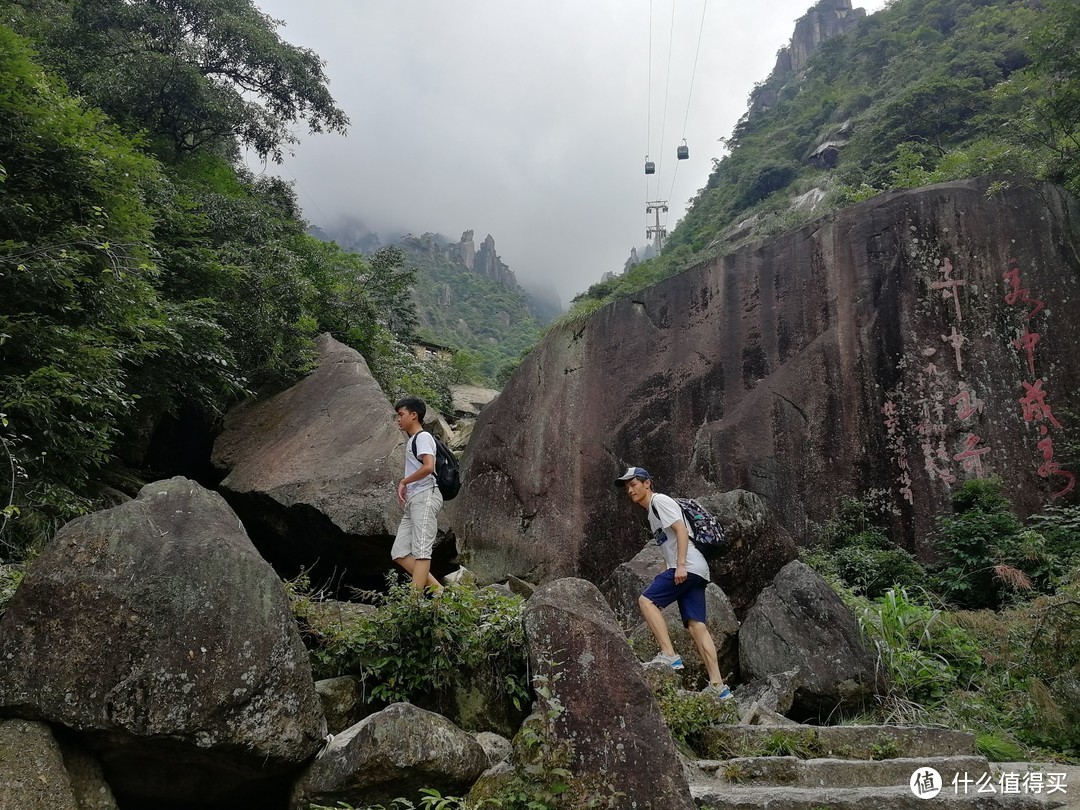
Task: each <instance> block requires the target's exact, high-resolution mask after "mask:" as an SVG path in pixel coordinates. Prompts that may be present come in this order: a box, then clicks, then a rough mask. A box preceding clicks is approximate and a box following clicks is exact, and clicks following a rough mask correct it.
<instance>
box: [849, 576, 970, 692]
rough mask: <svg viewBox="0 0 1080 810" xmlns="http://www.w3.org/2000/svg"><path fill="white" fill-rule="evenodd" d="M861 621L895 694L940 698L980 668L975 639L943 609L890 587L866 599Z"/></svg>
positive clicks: (966, 680)
mask: <svg viewBox="0 0 1080 810" xmlns="http://www.w3.org/2000/svg"><path fill="white" fill-rule="evenodd" d="M859 625H860V628H861V629H862V631H863V633H864V635H865V636H866V637H867V639H868V640H869V641H870V642H871V643H872V644H873V646H874V648H875V650H876V652H877V656H878V662H879V666H880V667H881V668H882V669H884V671H885V672H886V673H887V674H888V676H889V681H890V688H891V691H892V694H893V695H894V696H897V697H900V698H902V699H904V700H908V701H913V702H915V703H919V704H922V705H927V706H933V705H935V704H938V703H940V702H941V701H943V700H944V699H945V698H946V697H947V696H948V695H949V694H950V693H951V692H952V690H954V689H956V688H957V687H958V686H967V685H969V684H970V682H971V681H972V679H973V678H974V677H976V676H977V675H978V674H979V673H980V671H981V669H982V659H981V658H980V657H979V648H978V645H977V644H976V643H975V641H974V639H972V638H971V637H970V635H968V634H967V633H966V632H965V631H964V630H962V629H961V628H959V627H957V626H956V625H955V624H953V623H952V622H951V620H950V618H949V616H948V614H947V613H945V612H943V611H941V610H939V609H936V608H932V607H929V606H927V605H924V604H920V603H919V602H918V601H916V600H915V599H913V598H911V596H909V594H908V592H907V591H906V590H904V589H899V590H896V589H891V590H889V591H888V592H887V593H885V595H884V596H881V597H879V598H878V599H876V600H875V601H874V602H872V603H869V604H867V605H865V606H864V607H863V608H862V610H861V611H860V612H859Z"/></svg>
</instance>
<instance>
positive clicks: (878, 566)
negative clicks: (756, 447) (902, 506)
mask: <svg viewBox="0 0 1080 810" xmlns="http://www.w3.org/2000/svg"><path fill="white" fill-rule="evenodd" d="M890 514H891V507H890V506H889V503H888V501H887V499H886V497H885V493H884V492H882V491H880V490H872V491H870V492H867V493H866V494H865V495H864V496H863V497H862V498H850V497H849V498H843V499H841V501H840V505H839V507H837V510H836V514H835V515H834V516H833V518H832V519H831V520H829V521H828V522H827V523H825V524H824V526H822V527H821V530H820V531H819V533H818V537H817V546H816V547H815V549H814V550H813V551H811V552H809V553H808V554H806V556H805V559H806V562H807V564H809V565H810V566H811V567H813V568H814V569H816V570H817V571H818V572H819V573H821V574H822V575H823V576H825V577H826V578H832V579H835V580H838V581H839V583H840V584H841V585H842V586H843V587H845V588H849V589H851V590H853V591H854V592H856V593H860V594H863V595H865V596H867V597H869V598H875V597H878V596H881V595H883V594H884V593H885V592H886V591H887V590H888V589H889V588H892V587H893V586H901V587H912V588H914V587H919V586H920V585H921V584H922V583H923V582H924V581H925V577H926V572H925V570H924V569H923V567H922V565H920V564H919V562H918V561H917V560H916V559H915V558H914V557H913V556H912V555H911V553H910V552H908V551H906V550H905V549H902V548H900V547H899V546H898V545H896V544H895V543H893V542H892V540H890V539H889V536H888V533H887V531H886V529H885V528H884V523H885V521H886V519H887V518H888V517H889V516H890Z"/></svg>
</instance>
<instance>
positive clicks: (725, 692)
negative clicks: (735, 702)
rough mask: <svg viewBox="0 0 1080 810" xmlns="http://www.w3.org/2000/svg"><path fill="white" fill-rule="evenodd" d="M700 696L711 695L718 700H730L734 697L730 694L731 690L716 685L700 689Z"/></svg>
mask: <svg viewBox="0 0 1080 810" xmlns="http://www.w3.org/2000/svg"><path fill="white" fill-rule="evenodd" d="M701 694H703V695H711V696H712V697H715V698H717V699H718V700H731V699H732V698H733V697H735V695H733V694H731V690H730V689H728V688H727V686H717V685H716V684H712V683H710V684H709V685H708V686H706V687H705V688H704V689H702V690H701Z"/></svg>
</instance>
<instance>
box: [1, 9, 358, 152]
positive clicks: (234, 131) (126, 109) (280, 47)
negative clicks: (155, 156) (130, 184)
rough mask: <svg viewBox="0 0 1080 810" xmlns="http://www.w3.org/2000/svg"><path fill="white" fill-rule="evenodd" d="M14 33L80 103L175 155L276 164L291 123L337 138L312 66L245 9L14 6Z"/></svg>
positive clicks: (315, 63) (337, 120)
mask: <svg viewBox="0 0 1080 810" xmlns="http://www.w3.org/2000/svg"><path fill="white" fill-rule="evenodd" d="M6 5H8V6H13V7H15V8H16V9H17V10H19V13H18V15H17V17H16V19H17V20H18V21H19V22H18V25H19V27H21V29H22V30H23V31H24V33H27V34H28V35H30V36H31V37H32V38H33V39H34V40H35V41H36V42H37V43H38V46H39V48H40V49H41V52H42V55H43V58H44V59H45V61H46V63H47V64H49V65H50V66H52V67H54V68H55V69H56V70H58V71H59V72H60V74H61V75H62V76H63V77H64V78H65V79H66V80H67V81H68V83H69V85H70V86H71V88H72V89H73V90H74V91H75V92H77V93H78V94H79V95H81V96H82V97H84V98H86V99H87V100H89V101H90V103H92V104H95V105H96V106H98V107H100V108H101V109H102V110H104V111H105V112H107V113H108V114H109V115H110V116H112V117H113V118H114V119H115V120H116V121H118V122H120V123H121V124H122V125H124V126H125V128H127V129H129V131H138V130H145V131H146V132H148V133H150V135H151V137H153V138H154V139H155V141H158V142H160V143H162V144H163V145H165V146H167V147H170V148H171V149H172V150H174V151H175V152H178V153H179V152H196V151H200V150H205V149H211V150H215V151H219V152H222V151H223V152H224V153H226V154H233V152H234V150H235V147H236V144H237V143H240V144H243V145H244V146H247V147H249V148H251V149H253V150H255V151H256V152H257V153H258V154H259V155H260V156H263V157H266V156H270V157H272V158H273V159H274V160H275V161H278V162H280V161H281V159H282V150H283V148H285V147H286V146H287V145H288V144H291V143H295V142H297V137H296V135H295V134H294V133H293V132H292V129H291V125H292V124H293V123H294V122H296V121H301V120H303V121H306V122H307V124H308V127H309V129H310V130H311V131H312V132H323V131H330V132H344V131H345V128H346V126H347V125H348V118H347V117H346V116H345V114H344V113H343V112H342V111H341V110H340V109H338V107H337V106H336V105H335V103H334V100H333V98H332V97H331V95H330V92H329V90H328V89H327V86H326V85H327V78H326V74H325V73H324V71H323V62H322V60H321V59H320V58H319V57H318V55H317V54H316V53H315V52H314V51H312V50H310V49H308V48H300V47H297V46H294V45H290V44H288V43H286V42H284V41H282V40H281V39H280V38H279V37H278V35H277V31H276V29H277V28H278V26H279V25H280V22H279V21H277V20H274V19H272V18H271V17H269V16H267V15H266V14H263V13H262V12H261V11H259V10H258V8H256V6H255V5H254V3H253V2H251V0H145V1H144V2H139V3H132V2H127V0H25V2H20V3H12V2H8V3H7V4H6Z"/></svg>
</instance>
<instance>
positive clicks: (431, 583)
mask: <svg viewBox="0 0 1080 810" xmlns="http://www.w3.org/2000/svg"><path fill="white" fill-rule="evenodd" d="M394 562H395V563H397V564H398V565H399V566H401V568H402V569H404V570H405V571H406V572H407V573H408V574H409V576H410V577H412V581H413V587H417V585H416V578H417V577H418V576H419V573H418V572H417V570H416V569H417V566H418V565H419V564H420V563H424V567H425V570H424V577H425V578H424V580H423V582H424V587H427V588H430V589H431V590H432V592H434V593H438V592H439V591H441V590H442V587H443V586H442V585H440V584H439V580H437V579H435V577H434V576H432V574H431V560H418V559H416V558H415V557H414V556H413V555H411V554H407V555H405V556H404V557H397V558H395V559H394ZM417 590H419V587H417Z"/></svg>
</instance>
